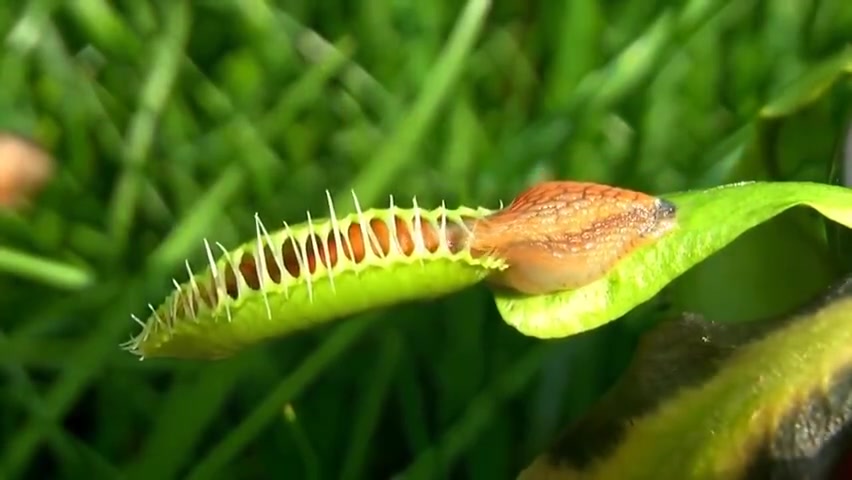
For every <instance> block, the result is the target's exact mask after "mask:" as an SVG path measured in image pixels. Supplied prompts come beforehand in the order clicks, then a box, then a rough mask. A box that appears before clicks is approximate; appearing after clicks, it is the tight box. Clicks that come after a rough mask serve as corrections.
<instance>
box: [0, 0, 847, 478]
mask: <svg viewBox="0 0 852 480" xmlns="http://www.w3.org/2000/svg"><path fill="white" fill-rule="evenodd" d="M0 32H2V41H3V48H2V50H0V128H2V129H6V130H11V131H15V132H19V133H22V134H25V135H27V136H29V137H32V138H34V139H36V140H37V141H38V142H40V143H41V144H42V145H44V146H45V148H46V149H47V150H48V151H49V152H51V154H52V155H53V156H54V157H55V159H56V167H55V170H54V174H53V176H52V178H51V179H50V180H49V182H48V183H47V185H46V187H45V189H44V190H43V191H42V192H41V194H40V195H38V197H37V198H35V199H34V200H33V205H32V206H31V207H29V208H25V209H18V210H9V209H7V210H4V211H2V212H0V367H2V370H0V375H2V376H0V478H4V479H5V478H9V479H15V478H56V479H70V478H74V479H76V478H130V479H137V478H139V479H143V478H144V479H167V478H194V479H201V478H288V479H289V478H305V479H320V478H323V479H324V478H345V479H356V478H369V479H373V478H376V479H381V478H412V479H421V478H460V479H461V478H477V479H478V478H488V479H507V478H513V477H514V475H515V474H516V473H517V471H518V470H519V469H520V468H522V467H523V466H525V465H526V464H527V463H529V461H530V460H531V459H532V458H533V457H534V456H535V455H536V454H537V453H538V452H540V451H541V450H542V449H543V448H545V447H546V446H547V444H548V442H549V441H550V440H551V439H552V438H553V436H554V435H555V433H556V432H557V431H559V430H560V429H561V428H562V427H563V426H564V425H565V424H566V423H567V422H568V421H569V420H570V419H571V418H574V417H575V416H576V415H578V414H580V413H582V412H583V410H584V409H585V408H586V407H587V406H588V405H589V404H590V403H591V402H593V401H594V400H595V399H596V398H597V397H598V395H600V393H601V392H602V391H603V390H604V389H605V388H606V387H607V386H608V385H610V384H611V382H612V381H613V379H614V378H616V377H617V375H618V374H619V372H620V371H621V369H622V368H623V367H624V365H625V363H626V362H627V361H628V359H629V357H630V354H631V351H632V348H633V345H634V342H635V339H636V336H637V335H638V334H639V333H640V332H641V331H642V330H643V329H645V328H647V326H648V325H650V324H652V323H653V322H655V321H657V320H659V319H660V318H662V317H663V316H664V315H666V314H667V312H671V311H677V310H692V311H698V312H702V313H705V314H707V315H709V316H711V317H712V318H718V319H726V320H727V319H730V320H745V319H752V318H756V317H760V316H764V315H768V314H772V313H777V312H780V311H783V310H786V309H788V308H790V307H791V306H793V305H795V304H797V303H800V302H801V301H802V300H804V299H805V298H807V297H809V296H810V295H812V294H813V293H814V292H815V291H817V290H819V289H821V288H823V287H824V286H825V284H826V283H827V282H828V281H829V280H830V279H832V278H834V277H836V276H837V275H839V274H841V273H844V272H848V271H849V270H850V269H849V268H848V267H849V262H848V257H849V256H850V255H849V254H848V253H845V252H841V251H838V247H837V245H843V244H844V241H843V240H842V237H843V236H844V234H843V233H842V232H838V231H837V230H836V229H833V228H832V227H831V226H829V228H828V229H825V228H823V226H822V224H821V223H816V222H822V221H821V220H819V219H818V217H817V216H816V215H813V214H810V213H807V212H805V213H802V212H797V211H794V212H791V213H790V214H785V215H783V216H782V217H779V218H778V219H777V220H776V221H773V222H771V223H769V224H767V225H765V226H763V227H760V228H758V229H756V230H754V231H753V232H751V233H749V234H747V235H745V236H744V237H742V238H741V239H740V240H739V241H737V242H736V243H735V244H733V245H732V246H731V247H730V248H727V249H725V250H724V251H723V252H721V253H720V254H718V255H716V256H714V257H712V258H711V259H710V260H708V261H707V262H705V263H703V264H702V265H700V266H699V267H698V268H696V269H695V270H693V271H691V272H689V273H688V274H687V275H685V276H684V277H682V278H681V279H679V280H678V281H677V282H675V283H674V284H673V285H672V286H671V288H669V289H667V290H666V291H665V292H664V293H663V294H662V295H660V298H658V299H656V300H655V301H654V302H650V303H649V304H648V305H645V306H642V307H640V308H638V309H637V310H635V311H634V312H633V313H631V314H630V315H628V318H626V319H624V320H623V321H617V322H613V323H611V324H609V325H608V326H606V327H603V328H601V329H599V330H596V331H593V332H589V333H587V334H583V335H579V336H576V337H572V338H568V339H564V340H561V341H548V342H543V341H538V340H535V339H530V338H525V337H523V336H521V335H520V334H519V333H517V332H516V331H515V330H513V329H512V328H511V327H509V326H507V325H506V324H504V323H503V322H502V321H501V319H500V317H499V315H498V314H497V312H496V309H495V307H494V304H493V300H492V298H491V297H490V294H489V292H488V291H487V289H486V288H484V287H481V288H480V287H478V288H472V289H470V290H468V291H465V292H462V293H460V294H457V295H452V296H449V297H447V298H442V299H437V300H434V301H430V302H421V303H419V304H410V305H401V306H398V307H395V308H391V309H387V310H384V311H380V312H375V313H372V314H366V315H362V316H359V317H357V318H351V319H346V320H344V321H340V322H337V323H335V324H333V325H329V326H327V327H323V328H319V329H317V330H315V331H311V332H305V333H304V334H299V335H296V336H293V337H290V338H286V339H282V340H278V341H274V342H269V343H267V344H264V345H261V346H258V347H256V348H252V349H250V350H248V351H246V352H245V353H243V354H241V355H238V356H237V357H234V358H232V359H229V360H226V361H220V362H186V361H183V362H181V361H169V360H149V361H144V362H139V361H138V360H137V359H136V358H134V357H133V356H131V355H129V354H127V353H125V352H122V351H121V350H120V349H119V348H118V345H119V343H120V342H122V341H124V340H126V339H127V338H129V336H130V335H131V333H133V332H136V328H135V325H134V324H133V323H132V322H131V321H130V314H131V313H136V314H139V315H144V313H145V312H146V304H147V303H148V302H152V303H154V304H156V303H157V302H159V301H160V300H161V299H162V298H163V297H164V295H165V294H166V293H168V291H169V289H170V285H171V279H172V278H173V277H174V278H177V279H178V280H179V281H181V280H183V279H184V278H185V276H184V266H183V261H184V259H189V260H190V261H191V262H193V264H198V262H199V261H201V260H203V253H204V251H203V248H202V245H203V244H202V240H203V239H204V238H208V239H210V240H211V241H219V242H221V243H222V244H224V245H226V246H235V245H237V244H238V243H241V242H242V241H244V240H246V239H248V238H251V236H252V235H253V231H254V220H253V215H254V213H255V212H257V213H258V214H259V215H260V216H261V218H262V219H263V220H264V222H265V223H266V224H267V225H273V224H276V223H277V222H280V221H283V220H286V221H288V222H299V221H302V220H303V219H304V218H305V217H304V215H305V211H306V210H310V211H311V212H312V213H314V215H315V216H316V215H324V214H325V193H324V190H325V189H329V190H330V191H331V192H332V194H333V195H335V197H336V198H337V199H339V201H338V203H337V205H338V208H339V211H342V210H345V209H347V208H350V205H351V203H350V202H349V201H348V200H347V198H348V195H349V191H350V189H354V190H355V191H356V192H357V193H358V195H359V199H360V201H361V204H362V205H365V206H384V205H386V203H387V195H388V194H393V195H394V196H395V198H396V199H397V200H398V203H400V204H403V205H408V204H410V202H408V201H403V199H409V198H411V197H412V196H415V195H416V196H417V199H418V202H419V204H420V205H422V206H427V207H431V206H437V205H438V204H439V202H440V201H441V200H446V201H447V203H448V205H451V206H455V205H458V204H464V205H486V206H490V207H495V206H496V205H497V204H498V201H500V200H501V199H502V200H505V201H508V200H511V198H512V197H513V196H514V195H515V194H516V193H517V192H518V191H519V190H521V189H522V188H524V187H526V186H528V185H530V184H531V183H533V182H535V181H538V180H541V179H548V178H560V179H577V180H592V181H598V182H603V183H610V184H616V185H619V186H623V187H628V188H635V189H640V190H643V191H647V192H649V193H655V194H662V193H665V192H669V191H676V190H683V189H689V188H699V187H708V186H712V185H717V184H720V183H724V182H730V181H738V180H747V179H781V180H786V179H798V180H815V181H835V180H836V179H837V178H840V174H841V173H843V168H841V167H842V141H843V138H844V135H845V128H846V122H847V121H848V120H849V118H850V111H852V110H850V107H852V88H850V82H849V78H848V75H849V73H852V55H850V50H849V49H847V44H848V42H849V41H850V40H852V6H850V4H849V2H848V1H846V0H797V1H790V0H736V1H734V0H727V1H722V0H672V1H662V2H655V1H650V0H635V1H633V2H615V1H605V0H571V1H557V0H539V1H532V2H528V3H524V2H495V3H494V4H489V2H487V1H485V0H470V1H468V2H466V3H465V2H451V1H444V0H432V1H430V2H426V1H423V2H418V1H415V0H395V1H386V0H385V1H383V0H365V1H362V2H345V1H342V0H325V1H322V2H319V1H318V2H311V1H307V0H293V1H289V2H284V1H277V2H273V1H263V0H244V1H237V0H230V1H229V0H206V1H205V0H198V1H194V2H189V1H177V0H175V1H172V2H145V1H136V2H132V1H128V0H123V1H115V2H108V1H106V0H76V1H67V2H60V1H58V0H31V1H27V2H7V3H5V4H3V5H2V6H0ZM814 225H816V227H814ZM814 232H817V234H814ZM838 239H840V240H838ZM847 244H848V243H847Z"/></svg>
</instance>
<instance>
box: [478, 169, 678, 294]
mask: <svg viewBox="0 0 852 480" xmlns="http://www.w3.org/2000/svg"><path fill="white" fill-rule="evenodd" d="M675 210H676V209H675V206H674V205H673V204H672V203H670V202H668V201H666V200H662V199H659V198H656V197H653V196H650V195H646V194H644V193H640V192H634V191H630V190H625V189H620V188H616V187H610V186H606V185H599V184H594V183H583V182H569V181H552V182H543V183H540V184H537V185H535V186H533V187H531V188H529V189H528V190H526V191H524V192H522V193H521V194H520V195H518V196H517V197H516V198H515V200H514V201H513V202H512V204H511V205H509V206H508V207H506V208H505V209H503V210H500V211H497V212H496V213H493V214H491V215H488V216H486V217H484V218H482V219H479V220H476V221H475V222H474V223H473V224H472V226H471V230H472V238H471V239H470V248H471V251H472V253H473V254H474V256H478V255H488V256H495V257H497V258H500V259H502V260H504V261H505V262H506V263H507V264H508V265H509V267H508V268H507V269H505V270H501V271H499V272H494V274H492V275H491V276H490V278H489V280H490V281H491V282H493V283H494V284H497V285H500V286H503V287H507V288H510V289H512V290H515V291H518V292H520V293H523V294H528V295H540V294H546V293H552V292H557V291H563V290H570V289H575V288H578V287H581V286H583V285H586V284H588V283H590V282H592V281H594V280H596V279H598V278H600V277H601V276H602V275H604V274H605V273H606V272H607V271H608V270H609V269H610V268H612V267H613V265H615V263H616V262H618V261H619V260H620V259H621V258H623V257H624V256H625V255H627V254H629V253H630V252H631V251H633V250H635V249H636V248H638V247H640V246H642V245H644V244H646V243H648V242H650V241H652V240H654V239H656V238H659V237H660V236H661V235H663V234H664V233H666V232H668V231H669V230H671V229H672V228H673V227H674V225H675V213H676V212H675Z"/></svg>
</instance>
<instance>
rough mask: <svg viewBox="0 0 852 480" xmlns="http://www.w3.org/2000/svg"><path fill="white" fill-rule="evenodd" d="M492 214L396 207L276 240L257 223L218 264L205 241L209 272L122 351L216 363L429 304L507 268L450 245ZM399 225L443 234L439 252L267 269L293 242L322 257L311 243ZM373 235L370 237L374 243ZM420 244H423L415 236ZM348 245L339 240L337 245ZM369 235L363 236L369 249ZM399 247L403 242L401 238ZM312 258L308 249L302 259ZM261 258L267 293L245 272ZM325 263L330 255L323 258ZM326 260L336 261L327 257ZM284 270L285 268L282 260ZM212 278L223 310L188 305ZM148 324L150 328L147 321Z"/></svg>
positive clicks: (180, 288) (281, 233)
mask: <svg viewBox="0 0 852 480" xmlns="http://www.w3.org/2000/svg"><path fill="white" fill-rule="evenodd" d="M490 213H492V210H489V209H485V208H478V209H472V208H467V207H459V208H456V209H452V210H450V209H447V208H445V207H441V208H438V209H434V210H423V209H421V208H418V207H417V206H416V204H415V207H414V208H407V209H406V208H398V207H393V206H391V208H387V209H370V210H365V211H360V209H358V211H357V212H356V213H352V214H349V215H347V216H345V217H342V218H339V219H337V218H335V217H334V212H333V207H332V208H331V217H330V218H328V219H322V220H316V221H315V220H311V218H310V215H309V216H308V221H307V222H305V223H302V224H299V225H294V226H289V225H286V224H285V228H283V229H281V230H278V231H276V232H274V233H267V232H266V229H265V228H264V227H263V225H262V224H261V223H260V221H259V220H258V221H257V226H258V228H257V236H256V238H255V239H254V240H252V241H250V242H246V243H244V244H242V245H240V246H239V247H237V248H235V249H233V250H230V251H227V250H225V249H224V247H222V246H221V245H218V247H219V250H221V255H220V256H219V258H218V259H217V260H215V261H214V260H213V254H212V251H211V248H210V246H209V244H207V243H206V242H205V245H206V247H207V254H208V258H209V260H210V266H208V268H207V269H205V271H203V272H201V273H199V274H192V272H191V270H190V269H189V267H187V270H188V271H189V272H190V279H189V280H188V281H186V282H184V283H183V284H178V283H177V282H175V285H176V288H175V290H174V291H173V292H172V293H171V295H169V297H168V298H167V299H166V300H165V301H164V302H163V303H162V304H161V305H160V306H159V307H158V308H156V309H154V308H151V315H150V316H149V317H148V319H147V321H145V322H144V324H143V328H142V331H141V332H139V333H138V334H137V335H136V336H135V337H133V338H132V339H131V340H130V341H128V342H127V343H125V344H124V345H123V348H124V349H126V350H128V351H129V352H131V353H134V354H136V355H139V356H140V357H143V358H145V357H174V358H187V359H189V358H194V359H216V358H223V357H227V356H230V355H232V354H234V353H236V352H237V351H239V350H241V349H243V348H245V347H247V346H250V345H253V344H256V343H258V342H261V341H264V340H267V339H270V338H274V337H280V336H283V335H286V334H288V333H292V332H294V331H297V330H303V329H306V328H310V327H312V326H315V325H318V324H322V323H325V322H329V321H331V320H335V319H339V318H342V317H346V316H349V315H353V314H356V313H359V312H364V311H367V310H371V309H377V308H381V307H387V306H390V305H393V304H398V303H402V302H407V301H412V300H418V299H427V298H432V297H436V296H441V295H445V294H448V293H451V292H454V291H457V290H460V289H463V288H465V287H468V286H470V285H473V284H475V283H477V282H479V281H481V280H482V279H484V278H485V277H486V276H487V275H488V273H489V272H491V271H495V270H501V269H503V268H506V265H505V263H504V262H503V261H502V260H500V259H497V258H493V257H488V256H483V257H478V258H474V257H473V256H472V255H471V253H470V251H469V249H467V248H461V249H452V250H451V248H450V245H449V244H448V242H447V228H448V227H447V226H448V225H451V226H452V225H454V226H462V227H463V226H464V222H463V220H465V219H468V220H470V219H476V218H482V217H484V216H486V215H488V214H490ZM396 218H399V219H402V220H404V222H405V223H406V224H408V225H412V226H413V227H414V229H415V230H416V229H418V228H421V227H420V225H424V227H423V228H426V227H431V228H433V229H434V230H435V231H437V233H438V235H439V239H440V243H439V245H438V247H437V249H436V250H434V251H429V250H428V249H427V248H426V247H425V245H424V244H423V243H422V242H418V241H417V240H415V241H414V251H413V252H412V253H411V254H410V255H404V254H403V253H402V251H401V249H400V246H399V244H398V243H397V242H396V241H394V242H392V247H391V251H390V252H389V253H388V254H387V255H386V256H382V255H379V254H377V253H376V252H375V251H373V249H372V248H369V244H367V248H365V249H364V254H365V257H364V258H363V259H362V260H361V261H358V262H356V261H355V260H353V259H351V258H349V257H347V256H345V255H344V254H343V253H344V251H343V250H339V251H338V255H337V257H338V258H337V263H336V264H335V265H334V266H333V267H331V268H327V267H326V265H324V264H323V263H322V262H317V263H316V270H315V271H314V272H313V273H312V274H310V275H306V274H305V273H304V272H306V271H308V270H307V269H306V268H305V265H304V258H300V260H299V263H300V265H301V267H302V268H301V272H303V273H301V274H300V275H299V276H298V277H293V276H290V275H287V274H284V271H285V269H284V268H283V263H279V265H278V266H279V268H280V271H281V273H282V275H281V278H280V280H279V282H278V283H276V282H274V281H273V279H272V278H271V277H270V275H269V272H268V270H267V268H265V266H264V257H265V256H264V249H265V248H266V247H267V246H269V248H270V249H271V250H272V251H273V252H281V248H282V245H283V244H284V243H285V242H286V241H288V240H292V241H293V242H295V244H296V245H299V246H300V248H308V249H311V248H314V246H315V245H316V244H315V243H314V242H309V238H311V237H312V236H314V235H316V236H318V237H319V238H328V237H329V235H330V234H331V235H334V232H335V230H336V231H337V232H341V237H343V236H345V233H346V232H347V230H348V229H349V228H350V226H351V225H353V224H355V225H360V226H367V225H369V223H370V222H371V221H372V220H374V219H378V220H380V221H382V222H383V223H385V225H387V226H388V227H389V228H390V229H391V230H392V233H393V227H392V226H393V224H394V221H395V219H396ZM366 228H367V230H362V232H364V233H365V234H369V232H370V231H369V230H368V228H369V227H366ZM412 235H413V237H414V238H422V236H421V235H420V234H419V232H416V231H415V232H412ZM338 238H340V237H338ZM368 238H373V239H374V238H375V237H369V236H368V235H364V240H365V242H367V241H368ZM392 238H395V236H392ZM345 245H346V241H345V240H344V241H343V242H341V241H338V242H337V246H338V249H341V248H346V246H345ZM304 252H305V251H304V250H302V253H304ZM246 253H248V254H250V255H253V256H254V257H255V258H256V259H258V260H259V261H258V263H257V265H258V268H257V274H258V277H259V281H260V288H259V289H256V290H255V289H252V288H250V287H249V285H248V284H247V282H246V280H245V279H244V278H243V276H242V275H240V273H239V262H240V259H241V258H243V255H244V254H246ZM312 253H314V254H322V253H323V252H322V246H319V250H316V249H315V250H314V251H313V252H312ZM324 253H325V254H326V256H327V255H328V252H324ZM278 260H279V261H280V259H278ZM227 269H231V270H232V271H233V272H235V277H236V281H237V289H238V295H236V298H232V297H231V296H229V295H228V293H227V291H226V288H225V284H224V280H223V276H224V272H225V271H226V270H227ZM211 278H212V279H214V281H213V282H212V283H213V284H214V285H215V289H216V295H215V297H216V298H215V304H214V305H212V306H210V305H207V304H206V303H205V302H203V301H198V302H188V301H186V300H187V299H189V298H201V297H200V295H202V292H203V291H204V288H207V287H210V286H211V285H210V284H211ZM140 323H142V322H140Z"/></svg>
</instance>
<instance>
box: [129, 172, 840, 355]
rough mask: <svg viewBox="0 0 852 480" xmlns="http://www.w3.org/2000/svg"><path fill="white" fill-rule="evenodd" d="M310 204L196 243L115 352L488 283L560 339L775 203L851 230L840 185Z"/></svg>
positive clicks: (777, 209)
mask: <svg viewBox="0 0 852 480" xmlns="http://www.w3.org/2000/svg"><path fill="white" fill-rule="evenodd" d="M326 194H327V197H328V208H329V217H328V218H327V219H315V218H313V217H312V216H311V215H310V213H308V215H307V221H306V222H304V223H302V224H299V225H289V224H286V223H285V224H284V226H283V228H281V229H279V230H277V231H274V232H269V231H268V230H267V228H266V226H265V225H264V224H263V223H262V222H261V221H260V219H259V218H255V224H256V232H255V238H254V239H253V240H252V241H250V242H247V243H245V244H243V245H240V246H239V247H237V248H235V249H233V250H227V249H226V248H225V247H223V246H222V245H219V244H216V250H217V251H218V252H220V254H219V256H218V259H217V258H216V255H214V249H213V248H212V247H211V246H210V244H209V243H207V242H205V247H206V253H207V259H208V265H207V269H206V271H205V272H202V273H194V272H193V271H192V269H191V268H190V266H189V265H188V264H187V274H188V280H187V281H185V282H184V283H178V282H177V281H175V282H174V284H175V290H174V292H173V293H172V294H171V295H170V296H169V297H168V298H167V299H166V300H165V301H164V302H163V303H162V304H161V305H160V306H159V307H156V308H155V307H153V306H150V310H151V314H150V316H149V318H148V319H147V321H144V322H143V321H142V320H140V319H137V318H136V317H134V319H135V320H136V321H137V322H138V323H140V324H141V325H142V331H141V332H140V333H139V334H138V335H137V336H135V337H134V338H133V339H131V340H130V341H129V342H127V343H126V344H125V345H124V347H125V348H126V349H127V350H129V351H131V352H133V353H135V354H138V355H140V356H142V357H158V356H169V357H181V358H221V357H225V356H228V355H231V354H233V353H234V352H236V351H238V350H240V349H242V348H244V347H246V346H249V345H252V344H254V343H257V342H260V341H263V340H265V339H268V338H273V337H277V336H281V335H285V334H287V333H291V332H294V331H296V330H301V329H305V328H309V327H311V326H314V325H317V324H320V323H324V322H328V321H331V320H334V319H338V318H342V317H346V316H349V315H352V314H355V313H358V312H363V311H366V310H370V309H375V308H380V307H387V306H390V305H393V304H397V303H402V302H406V301H411V300H417V299H426V298H432V297H437V296H441V295H445V294H449V293H452V292H454V291H457V290H460V289H463V288H466V287H468V286H471V285H473V284H476V283H478V282H480V281H483V280H484V281H486V282H487V283H488V284H489V285H490V286H491V287H492V289H493V291H494V295H495V298H496V302H497V307H498V310H499V311H500V313H501V315H502V316H503V319H504V320H505V321H506V322H507V323H509V324H510V325H512V326H514V327H515V328H517V329H518V330H519V331H520V332H521V333H523V334H525V335H529V336H534V337H540V338H553V337H565V336H569V335H573V334H576V333H579V332H582V331H585V330H589V329H592V328H595V327H597V326H600V325H602V324H604V323H606V322H609V321H611V320H613V319H615V318H618V317H620V316H622V315H623V314H625V313H627V312H628V311H629V310H630V309H632V308H633V307H635V306H636V305H638V304H640V303H642V302H644V301H646V300H648V299H650V298H651V297H653V296H654V295H655V294H657V293H658V292H659V291H660V290H661V289H662V288H663V287H664V286H665V285H666V284H668V283H669V282H671V281H672V280H674V279H675V278H677V277H678V276H680V275H681V274H683V273H684V272H685V271H686V270H688V269H689V268H691V267H692V266H693V265H695V264H696V263H698V262H700V261H701V260H703V259H704V258H707V257H708V256H710V255H711V254H713V253H714V252H716V251H718V250H719V249H721V248H723V247H724V246H725V245H727V244H729V243H730V242H732V241H734V240H735V239H736V238H737V237H738V236H739V235H741V234H742V233H744V232H745V231H746V230H748V229H750V228H752V227H754V226H756V225H758V224H760V223H762V222H765V221H767V220H769V219H771V218H772V217H774V216H775V215H777V214H779V213H781V212H782V211H784V210H786V209H788V208H791V207H794V206H797V205H805V206H810V207H812V208H814V209H816V210H817V211H819V212H820V213H822V214H823V215H825V216H826V217H828V218H830V219H832V220H835V221H837V222H839V223H842V224H843V225H846V226H850V225H852V190H850V189H846V188H841V187H835V186H831V185H821V184H815V183H792V182H787V183H781V182H779V183H765V182H764V183H760V182H752V183H741V184H735V185H727V186H724V187H719V188H714V189H709V190H704V191H694V192H685V193H678V194H672V195H667V196H666V200H663V199H661V198H657V197H654V196H650V195H646V194H644V193H640V192H634V191H630V190H625V189H621V188H616V187H611V186H606V185H598V184H593V183H583V182H571V181H556V182H543V183H540V184H537V185H535V186H533V187H531V188H529V189H528V190H526V191H524V192H522V193H521V194H520V195H518V197H516V198H515V200H514V201H513V202H512V203H511V204H510V205H509V206H507V207H505V208H502V206H501V208H499V209H497V210H489V209H486V208H476V209H474V208H467V207H459V208H456V209H452V210H451V209H448V208H446V206H445V205H441V206H440V207H439V208H435V209H430V210H427V209H423V208H421V207H420V206H419V205H418V204H417V201H416V199H414V200H413V201H412V207H411V208H401V207H398V206H397V205H395V204H394V202H393V198H391V200H390V205H389V207H388V208H384V209H369V210H362V208H361V206H360V205H359V203H358V199H357V197H356V196H355V195H354V193H353V201H354V206H355V212H354V213H352V214H349V215H346V216H342V217H340V218H338V217H337V216H336V215H335V211H334V204H333V202H332V201H331V196H330V195H329V194H328V192H326Z"/></svg>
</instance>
